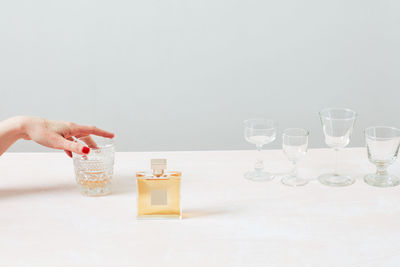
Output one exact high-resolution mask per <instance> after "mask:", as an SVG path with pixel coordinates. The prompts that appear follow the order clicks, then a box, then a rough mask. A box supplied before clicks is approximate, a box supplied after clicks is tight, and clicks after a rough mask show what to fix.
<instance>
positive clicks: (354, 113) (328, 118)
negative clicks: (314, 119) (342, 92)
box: [318, 107, 358, 121]
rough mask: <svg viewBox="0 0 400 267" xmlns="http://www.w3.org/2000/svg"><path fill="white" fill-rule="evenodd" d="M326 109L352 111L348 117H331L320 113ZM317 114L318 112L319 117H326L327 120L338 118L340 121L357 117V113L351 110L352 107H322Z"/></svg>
mask: <svg viewBox="0 0 400 267" xmlns="http://www.w3.org/2000/svg"><path fill="white" fill-rule="evenodd" d="M328 110H341V111H349V112H351V113H353V116H351V117H349V118H331V117H328V116H325V115H322V113H323V112H324V111H328ZM318 114H319V116H320V117H321V118H324V119H327V120H340V121H346V120H354V119H356V118H357V115H358V114H357V112H356V111H354V110H352V109H350V108H341V107H334V108H332V107H331V108H323V109H321V110H320V111H319V112H318Z"/></svg>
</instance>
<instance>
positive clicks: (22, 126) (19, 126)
mask: <svg viewBox="0 0 400 267" xmlns="http://www.w3.org/2000/svg"><path fill="white" fill-rule="evenodd" d="M28 120H29V119H28V117H27V116H15V117H12V118H10V119H9V122H10V127H11V131H12V133H13V135H14V136H15V137H16V138H17V139H29V136H28V135H27V132H26V127H27V124H28Z"/></svg>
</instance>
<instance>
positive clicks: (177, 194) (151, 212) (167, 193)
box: [136, 159, 182, 219]
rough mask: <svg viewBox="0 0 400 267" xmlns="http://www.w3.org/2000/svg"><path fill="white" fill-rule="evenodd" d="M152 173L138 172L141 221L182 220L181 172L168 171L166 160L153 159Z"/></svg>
mask: <svg viewBox="0 0 400 267" xmlns="http://www.w3.org/2000/svg"><path fill="white" fill-rule="evenodd" d="M151 169H152V171H151V172H137V173H136V180H137V196H138V197H137V203H138V207H137V209H138V218H139V219H153V218H154V219H181V218H182V208H181V176H182V174H181V172H177V171H167V170H166V169H167V160H166V159H152V160H151Z"/></svg>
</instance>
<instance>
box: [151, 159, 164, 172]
mask: <svg viewBox="0 0 400 267" xmlns="http://www.w3.org/2000/svg"><path fill="white" fill-rule="evenodd" d="M166 168H167V159H151V169H152V170H165V169H166Z"/></svg>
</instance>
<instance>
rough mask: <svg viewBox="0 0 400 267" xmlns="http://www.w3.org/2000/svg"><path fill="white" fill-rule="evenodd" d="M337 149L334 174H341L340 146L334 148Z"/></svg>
mask: <svg viewBox="0 0 400 267" xmlns="http://www.w3.org/2000/svg"><path fill="white" fill-rule="evenodd" d="M333 150H335V169H333V174H334V175H339V148H334V149H333Z"/></svg>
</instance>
